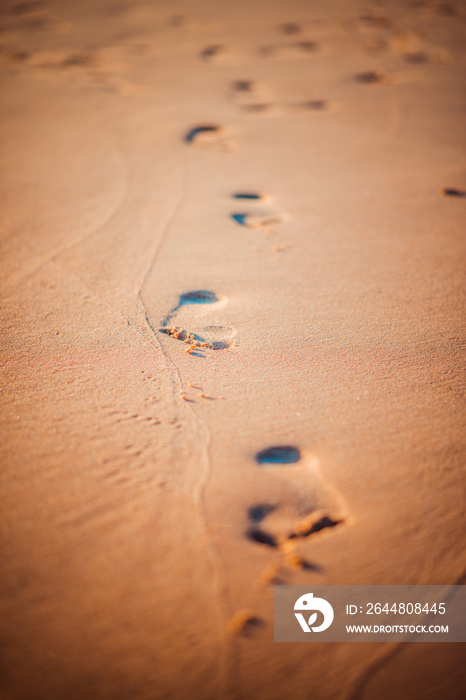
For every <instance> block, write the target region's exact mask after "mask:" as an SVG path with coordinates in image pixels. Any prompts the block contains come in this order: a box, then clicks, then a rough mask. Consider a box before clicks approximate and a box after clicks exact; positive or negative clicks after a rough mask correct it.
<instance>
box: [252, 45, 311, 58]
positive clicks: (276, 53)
mask: <svg viewBox="0 0 466 700" xmlns="http://www.w3.org/2000/svg"><path fill="white" fill-rule="evenodd" d="M320 50H321V45H320V44H319V43H318V42H316V41H304V40H303V41H294V42H291V43H287V44H271V45H268V46H262V47H260V48H259V50H258V53H259V55H260V56H262V57H263V58H275V59H293V58H305V57H307V56H311V55H313V54H315V53H317V52H319V51H320Z"/></svg>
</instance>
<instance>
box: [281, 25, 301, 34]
mask: <svg viewBox="0 0 466 700" xmlns="http://www.w3.org/2000/svg"><path fill="white" fill-rule="evenodd" d="M279 30H280V31H281V32H282V34H288V35H290V34H301V27H300V25H299V24H297V23H296V22H285V23H284V24H280V26H279Z"/></svg>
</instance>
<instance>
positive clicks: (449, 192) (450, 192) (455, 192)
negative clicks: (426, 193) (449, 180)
mask: <svg viewBox="0 0 466 700" xmlns="http://www.w3.org/2000/svg"><path fill="white" fill-rule="evenodd" d="M443 194H444V195H445V196H446V197H466V190H459V189H457V188H456V187H445V189H444V190H443Z"/></svg>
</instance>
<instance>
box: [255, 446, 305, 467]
mask: <svg viewBox="0 0 466 700" xmlns="http://www.w3.org/2000/svg"><path fill="white" fill-rule="evenodd" d="M300 459H301V453H300V451H299V449H298V448H297V447H293V446H292V445H277V446H273V447H267V448H266V449H265V450H261V451H260V452H258V453H257V454H256V462H257V463H258V464H295V463H296V462H299V460H300Z"/></svg>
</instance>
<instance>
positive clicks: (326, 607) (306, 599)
mask: <svg viewBox="0 0 466 700" xmlns="http://www.w3.org/2000/svg"><path fill="white" fill-rule="evenodd" d="M294 609H295V611H296V610H303V611H305V612H307V613H308V612H310V611H312V610H317V611H318V612H321V613H322V615H323V616H324V621H323V622H322V624H320V625H318V626H317V627H313V625H314V623H315V621H316V620H317V612H313V613H312V614H311V615H310V616H309V619H308V621H307V622H306V619H305V617H304V615H303V614H302V613H300V612H295V617H296V619H297V620H298V622H299V624H300V625H301V629H302V630H303V632H311V630H312V631H313V632H323V631H324V630H326V629H328V628H329V627H330V625H331V624H332V622H333V615H334V613H333V608H332V606H331V605H330V603H329V602H328V601H327V600H324V598H314V594H313V593H305V594H304V595H302V596H301V597H300V598H298V600H297V601H296V603H295V604H294Z"/></svg>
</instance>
